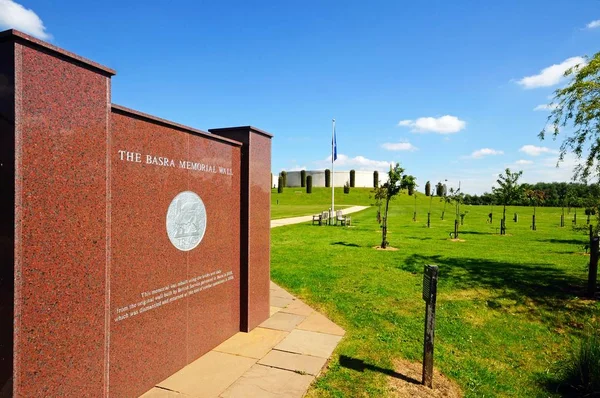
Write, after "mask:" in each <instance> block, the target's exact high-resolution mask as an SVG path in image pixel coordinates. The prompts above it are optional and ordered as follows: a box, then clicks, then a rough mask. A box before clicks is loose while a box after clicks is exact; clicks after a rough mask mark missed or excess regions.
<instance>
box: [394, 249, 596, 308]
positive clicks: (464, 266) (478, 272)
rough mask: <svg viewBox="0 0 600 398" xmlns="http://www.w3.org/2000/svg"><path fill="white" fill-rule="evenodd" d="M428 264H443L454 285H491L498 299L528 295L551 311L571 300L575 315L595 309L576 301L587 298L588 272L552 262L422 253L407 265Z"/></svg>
mask: <svg viewBox="0 0 600 398" xmlns="http://www.w3.org/2000/svg"><path fill="white" fill-rule="evenodd" d="M582 257H583V256H582ZM424 264H436V265H439V267H440V280H446V281H448V282H450V283H451V284H452V285H453V287H457V286H460V287H462V288H464V289H468V288H476V287H483V288H490V289H494V290H495V293H498V296H497V297H498V298H507V299H511V300H516V301H517V302H518V303H523V302H524V299H525V298H527V299H530V300H531V301H532V302H533V304H534V305H535V306H536V307H538V308H540V309H545V310H549V311H560V312H564V311H565V305H566V304H567V302H569V303H570V305H569V307H570V308H569V313H570V314H571V315H578V314H580V315H583V314H584V313H588V314H589V311H591V308H589V306H587V305H583V304H582V305H581V306H580V305H576V303H573V302H572V300H573V299H574V298H576V297H585V291H586V289H585V287H586V283H587V281H586V280H585V275H584V272H582V277H581V278H576V277H574V276H572V275H569V274H567V273H565V272H564V271H563V270H561V269H558V268H556V267H555V266H553V265H551V264H544V263H538V264H535V263H533V264H520V263H510V262H505V261H493V260H485V259H481V258H452V257H443V256H440V255H435V256H422V255H419V254H413V255H411V256H409V257H408V258H407V259H406V261H405V265H404V267H403V268H404V269H405V270H407V271H409V272H414V271H416V272H422V269H423V268H422V267H423V265H424ZM465 271H466V272H465Z"/></svg>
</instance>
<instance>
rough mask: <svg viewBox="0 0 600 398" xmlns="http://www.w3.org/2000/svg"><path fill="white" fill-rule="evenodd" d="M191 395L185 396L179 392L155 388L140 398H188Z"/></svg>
mask: <svg viewBox="0 0 600 398" xmlns="http://www.w3.org/2000/svg"><path fill="white" fill-rule="evenodd" d="M186 397H189V395H185V394H182V393H179V392H175V391H171V390H165V389H164V388H159V387H154V388H153V389H152V390H150V391H148V392H147V393H145V394H144V395H142V396H141V397H140V398H186Z"/></svg>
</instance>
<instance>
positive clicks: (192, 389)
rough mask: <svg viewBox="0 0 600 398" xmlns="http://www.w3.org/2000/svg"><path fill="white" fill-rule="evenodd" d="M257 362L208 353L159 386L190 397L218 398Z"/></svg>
mask: <svg viewBox="0 0 600 398" xmlns="http://www.w3.org/2000/svg"><path fill="white" fill-rule="evenodd" d="M255 363H256V359H252V358H246V357H240V356H236V355H231V354H226V353H222V352H216V351H210V352H209V353H207V354H206V355H204V356H202V357H201V358H199V359H197V360H196V361H194V362H192V363H191V364H189V365H188V366H186V367H185V368H183V369H181V370H180V371H179V372H177V373H175V374H174V375H172V376H171V377H169V378H168V379H166V380H164V381H162V382H161V383H159V384H158V387H162V388H163V389H167V390H171V391H174V392H179V393H183V394H185V395H188V396H192V397H203V398H212V397H218V396H219V394H221V393H222V392H223V391H225V390H226V389H227V388H228V387H229V386H231V385H232V384H233V383H234V382H235V381H236V380H238V379H239V378H240V377H241V376H242V375H243V374H244V373H246V371H247V370H248V369H250V368H251V367H252V366H253V365H254V364H255Z"/></svg>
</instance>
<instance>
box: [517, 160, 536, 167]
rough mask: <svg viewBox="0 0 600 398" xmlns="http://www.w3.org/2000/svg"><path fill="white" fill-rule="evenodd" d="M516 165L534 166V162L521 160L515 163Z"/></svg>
mask: <svg viewBox="0 0 600 398" xmlns="http://www.w3.org/2000/svg"><path fill="white" fill-rule="evenodd" d="M515 164H518V165H521V166H523V165H526V164H533V160H525V159H519V160H517V161H516V162H515Z"/></svg>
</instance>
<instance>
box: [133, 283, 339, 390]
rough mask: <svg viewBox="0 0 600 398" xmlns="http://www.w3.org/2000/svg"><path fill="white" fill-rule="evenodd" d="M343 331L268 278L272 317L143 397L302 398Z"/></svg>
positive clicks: (219, 347) (203, 357)
mask: <svg viewBox="0 0 600 398" xmlns="http://www.w3.org/2000/svg"><path fill="white" fill-rule="evenodd" d="M344 333H345V331H344V329H342V328H340V327H339V326H337V325H336V324H335V323H333V322H331V321H330V320H329V319H327V318H326V317H325V316H323V315H321V314H319V313H318V312H316V311H314V310H313V309H312V308H310V307H309V306H308V305H306V304H304V303H303V302H302V301H300V300H298V299H297V298H296V297H294V296H292V295H291V294H290V293H288V292H287V291H285V290H284V289H282V288H281V287H279V286H277V285H276V284H275V283H273V282H271V317H270V318H269V319H267V320H266V321H265V322H263V323H262V324H261V325H260V326H258V327H257V328H255V329H254V330H252V331H251V332H250V333H242V332H240V333H237V334H235V335H234V336H233V337H231V338H230V339H229V340H227V341H225V342H224V343H222V344H221V345H219V346H218V347H216V348H215V349H214V350H212V351H210V352H209V353H208V354H206V355H204V356H202V357H201V358H199V359H198V360H196V361H194V362H192V363H191V364H189V365H188V366H186V367H185V368H183V369H181V370H180V371H179V372H177V373H175V374H174V375H172V376H171V377H169V378H168V379H166V380H164V381H162V382H160V383H158V384H157V385H156V387H154V388H153V389H152V390H150V391H148V392H147V393H145V394H144V395H142V398H174V397H180V398H183V397H202V398H211V397H215V398H235V397H244V398H246V397H257V398H281V397H286V398H296V397H298V398H301V397H302V396H304V394H305V393H306V391H307V390H308V387H309V386H310V384H311V383H312V382H313V380H314V379H315V378H316V377H317V376H318V375H319V373H320V372H321V370H322V369H323V367H324V366H325V363H326V362H327V359H328V358H329V357H330V356H331V354H332V353H333V350H334V349H335V348H336V347H337V345H338V343H339V342H340V340H341V339H342V336H343V335H344Z"/></svg>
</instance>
